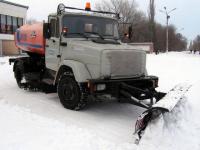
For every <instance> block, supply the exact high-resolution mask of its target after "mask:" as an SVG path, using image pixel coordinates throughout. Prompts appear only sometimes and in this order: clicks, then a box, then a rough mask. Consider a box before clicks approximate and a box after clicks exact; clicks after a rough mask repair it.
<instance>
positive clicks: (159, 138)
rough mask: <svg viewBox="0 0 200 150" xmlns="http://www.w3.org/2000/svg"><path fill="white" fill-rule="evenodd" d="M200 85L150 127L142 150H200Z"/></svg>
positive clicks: (141, 144) (144, 138) (141, 145)
mask: <svg viewBox="0 0 200 150" xmlns="http://www.w3.org/2000/svg"><path fill="white" fill-rule="evenodd" d="M199 89H200V83H198V84H196V85H195V86H194V87H192V88H191V89H190V91H189V92H188V93H187V94H186V95H185V97H184V99H182V101H180V103H179V104H178V105H177V107H176V108H175V109H174V110H173V111H172V112H171V113H167V114H164V116H163V117H161V118H159V119H157V120H155V121H154V122H153V123H152V124H150V126H148V128H147V130H146V132H145V135H144V137H143V139H142V141H141V143H140V146H139V147H140V149H147V148H148V149H149V150H154V149H162V150H169V149H170V150H171V149H173V150H178V149H182V150H188V149H191V148H192V149H193V150H199V149H200V140H199V138H200V119H199V116H200V107H199V104H200V102H199V98H200V93H199Z"/></svg>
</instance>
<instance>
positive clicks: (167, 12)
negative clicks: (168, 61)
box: [160, 7, 176, 53]
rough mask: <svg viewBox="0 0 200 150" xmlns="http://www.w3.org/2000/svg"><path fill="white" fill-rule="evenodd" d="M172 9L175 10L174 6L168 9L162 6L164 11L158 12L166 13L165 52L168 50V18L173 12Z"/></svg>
mask: <svg viewBox="0 0 200 150" xmlns="http://www.w3.org/2000/svg"><path fill="white" fill-rule="evenodd" d="M174 10H176V8H174V9H172V10H170V11H167V7H164V11H163V10H160V12H162V13H164V14H165V15H166V20H167V22H166V24H167V27H166V52H167V53H168V51H169V19H170V15H169V14H170V13H171V12H173V11H174Z"/></svg>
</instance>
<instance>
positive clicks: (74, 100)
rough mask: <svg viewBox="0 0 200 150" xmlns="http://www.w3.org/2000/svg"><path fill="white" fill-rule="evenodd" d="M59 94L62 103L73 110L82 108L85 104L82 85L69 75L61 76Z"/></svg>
mask: <svg viewBox="0 0 200 150" xmlns="http://www.w3.org/2000/svg"><path fill="white" fill-rule="evenodd" d="M57 91H58V96H59V98H60V102H61V103H62V105H63V106H64V107H65V108H67V109H71V110H80V109H81V108H83V107H84V106H85V103H84V102H83V100H82V93H81V91H80V87H79V85H78V84H77V82H76V81H75V79H74V78H73V77H71V76H69V75H63V76H61V78H60V80H59V82H58V87H57Z"/></svg>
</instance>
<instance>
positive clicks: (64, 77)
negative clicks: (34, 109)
mask: <svg viewBox="0 0 200 150" xmlns="http://www.w3.org/2000/svg"><path fill="white" fill-rule="evenodd" d="M69 9H70V10H79V11H80V12H71V11H70V12H68V11H66V10H69ZM118 19H119V14H116V13H113V12H103V11H94V10H91V8H90V4H89V3H87V5H86V8H85V9H80V8H73V7H66V6H65V5H64V4H59V6H58V9H57V13H53V14H50V15H49V16H48V22H47V23H36V24H32V25H24V26H22V27H20V28H19V29H17V31H16V33H15V43H16V46H17V47H18V48H19V49H20V50H22V51H23V52H25V53H26V54H27V55H26V56H21V57H18V58H11V59H10V60H9V61H10V63H14V66H13V71H14V76H15V78H16V81H17V84H18V86H19V87H20V88H23V89H40V90H43V91H45V92H47V93H50V92H57V93H58V96H59V99H60V102H61V103H62V105H63V106H64V107H65V108H67V109H71V110H80V109H82V108H83V107H84V106H85V105H86V104H87V100H88V98H89V97H92V98H94V99H95V98H97V97H99V96H103V95H109V96H111V97H114V98H116V99H117V100H118V101H120V102H124V103H131V104H134V105H137V106H139V107H143V108H145V109H147V110H148V113H145V116H147V117H146V118H145V117H142V119H140V120H139V121H138V123H136V124H137V125H138V124H139V126H137V133H138V134H140V133H141V131H142V130H144V129H145V127H146V125H147V123H148V122H149V121H150V120H151V116H152V115H153V114H154V113H152V112H154V111H156V112H163V110H166V109H165V108H160V107H159V106H157V107H153V106H154V105H155V103H157V102H158V101H160V100H161V99H162V98H163V97H164V96H165V93H161V92H157V91H156V88H157V87H158V80H159V79H158V77H156V76H149V75H148V74H147V70H146V52H145V51H142V50H137V49H134V48H133V47H132V46H130V45H128V44H125V43H122V42H121V41H120V37H119V33H118ZM147 100H148V101H147ZM153 108H154V109H153ZM156 114H157V113H156ZM141 121H142V122H141Z"/></svg>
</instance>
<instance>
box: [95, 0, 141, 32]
mask: <svg viewBox="0 0 200 150" xmlns="http://www.w3.org/2000/svg"><path fill="white" fill-rule="evenodd" d="M137 6H138V5H137V3H136V2H135V0H131V1H130V0H109V1H106V0H103V1H101V2H100V3H97V4H96V9H97V10H101V11H111V12H115V13H118V14H120V20H119V23H120V33H121V34H123V33H128V28H129V27H130V26H132V27H134V26H137V25H138V24H139V23H140V22H142V21H143V20H144V18H145V15H144V13H143V12H141V11H138V10H137Z"/></svg>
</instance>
